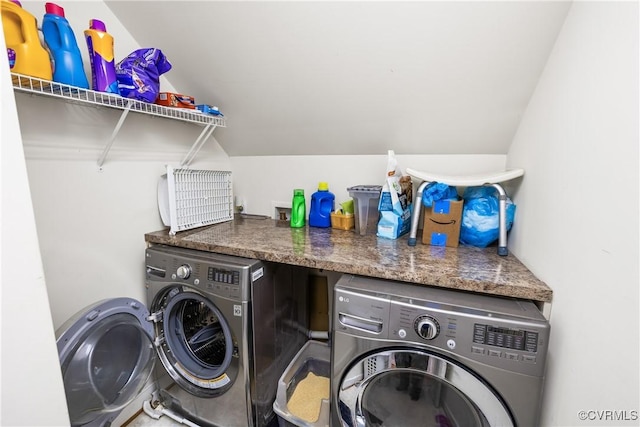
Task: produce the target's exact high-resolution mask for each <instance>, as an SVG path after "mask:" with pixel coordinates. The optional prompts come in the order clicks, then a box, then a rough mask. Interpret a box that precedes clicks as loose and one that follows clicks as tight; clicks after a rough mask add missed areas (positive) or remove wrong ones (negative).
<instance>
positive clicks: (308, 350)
mask: <svg viewBox="0 0 640 427" xmlns="http://www.w3.org/2000/svg"><path fill="white" fill-rule="evenodd" d="M330 360H331V349H330V347H329V345H328V344H326V343H323V342H320V341H314V340H309V341H307V342H306V344H305V345H304V346H303V347H302V348H301V349H300V351H299V352H298V354H297V355H296V357H294V359H293V360H292V361H291V363H290V364H289V366H287V369H285V371H284V373H283V374H282V376H281V377H280V381H278V391H277V394H276V400H275V402H273V410H274V412H275V413H276V414H277V415H278V423H279V425H280V427H290V426H298V427H328V426H329V417H330V415H329V406H330V400H331V398H330V397H329V399H322V402H321V403H320V416H319V417H318V420H317V421H316V422H313V423H310V422H308V421H305V420H303V419H301V418H298V417H296V416H295V415H293V414H292V413H291V412H289V410H288V408H287V402H288V401H289V399H290V398H291V396H292V395H293V393H294V391H295V389H296V386H297V385H298V383H299V382H300V381H302V380H303V379H305V377H306V376H307V374H308V373H309V372H312V373H313V374H314V375H317V376H323V377H326V378H330V375H331V364H330Z"/></svg>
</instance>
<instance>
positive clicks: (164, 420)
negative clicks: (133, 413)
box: [123, 412, 184, 427]
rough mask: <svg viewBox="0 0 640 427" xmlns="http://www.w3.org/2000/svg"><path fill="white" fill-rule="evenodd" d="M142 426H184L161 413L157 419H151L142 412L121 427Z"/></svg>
mask: <svg viewBox="0 0 640 427" xmlns="http://www.w3.org/2000/svg"><path fill="white" fill-rule="evenodd" d="M143 426H152V427H167V426H184V424H181V423H179V422H177V421H175V420H173V419H171V418H170V417H168V416H166V415H163V416H161V417H160V418H159V419H157V420H156V419H153V418H151V417H150V416H149V415H147V414H146V413H144V412H142V413H141V414H140V415H138V416H137V417H135V418H134V419H133V420H131V421H129V422H128V423H127V424H125V425H124V426H123V427H143Z"/></svg>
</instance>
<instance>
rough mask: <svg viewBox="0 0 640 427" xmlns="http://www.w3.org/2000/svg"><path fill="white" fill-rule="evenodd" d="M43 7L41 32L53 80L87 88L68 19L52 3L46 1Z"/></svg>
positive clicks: (80, 57) (78, 52)
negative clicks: (51, 64)
mask: <svg viewBox="0 0 640 427" xmlns="http://www.w3.org/2000/svg"><path fill="white" fill-rule="evenodd" d="M44 7H45V11H46V13H45V14H44V18H42V33H43V34H44V41H45V43H46V45H47V48H48V49H49V53H50V54H51V59H52V60H53V80H54V81H56V82H58V83H63V84H66V85H70V86H77V87H81V88H84V89H89V81H88V80H87V75H86V74H85V73H84V66H83V64H82V55H81V54H80V49H79V48H78V42H77V41H76V36H75V34H74V33H73V30H72V29H71V25H70V24H69V21H67V19H66V18H65V17H64V9H63V8H62V7H60V6H58V5H57V4H54V3H46V4H45V5H44Z"/></svg>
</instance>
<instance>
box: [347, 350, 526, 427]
mask: <svg viewBox="0 0 640 427" xmlns="http://www.w3.org/2000/svg"><path fill="white" fill-rule="evenodd" d="M338 410H339V414H340V419H341V422H342V425H343V426H350V427H355V426H367V427H370V426H371V427H375V426H402V427H412V426H416V427H417V426H425V425H429V426H430V425H434V426H443V427H455V426H464V427H472V426H479V427H485V426H492V427H493V426H501V427H509V426H513V425H514V422H513V419H512V417H511V414H510V412H509V410H508V409H507V407H506V406H505V404H504V403H503V401H502V400H501V399H500V398H499V396H498V395H497V394H496V393H495V391H493V389H491V387H490V386H488V385H487V384H486V383H484V382H483V381H482V380H480V379H479V378H478V377H476V376H475V375H473V374H472V373H470V372H469V371H468V370H467V369H465V368H463V367H462V366H460V365H458V364H456V363H455V362H452V361H450V360H448V359H444V358H442V357H440V356H438V355H437V354H432V353H430V352H427V351H421V350H413V349H411V350H408V349H399V350H387V351H380V352H377V353H374V354H370V355H367V356H366V357H363V358H361V359H359V360H358V361H356V363H354V364H353V365H351V367H350V369H349V370H348V371H347V372H346V374H345V375H344V376H343V378H342V380H341V383H340V387H339V389H338Z"/></svg>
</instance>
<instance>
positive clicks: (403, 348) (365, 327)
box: [331, 275, 549, 427]
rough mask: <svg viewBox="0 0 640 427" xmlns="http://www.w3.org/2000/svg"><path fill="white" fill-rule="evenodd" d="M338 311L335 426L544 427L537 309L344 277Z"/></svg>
mask: <svg viewBox="0 0 640 427" xmlns="http://www.w3.org/2000/svg"><path fill="white" fill-rule="evenodd" d="M333 307H334V308H333V310H334V319H333V321H334V323H333V325H334V331H333V347H332V354H331V363H332V368H331V369H332V374H331V375H332V376H331V388H332V426H333V427H338V426H349V427H356V426H358V427H364V426H366V427H377V426H390V427H394V426H395V427H412V426H438V427H454V426H464V427H472V426H483V427H484V426H501V427H504V426H520V427H534V426H537V425H538V420H539V411H540V404H541V398H542V389H543V382H544V375H545V359H546V354H547V343H548V338H549V323H548V322H547V321H546V319H545V318H544V317H543V316H542V314H541V313H540V311H539V310H538V308H537V307H536V306H535V304H533V303H532V302H530V301H522V300H515V299H509V298H499V297H490V296H485V295H477V294H471V293H467V292H456V291H450V290H445V289H438V288H431V287H424V286H418V285H411V284H408V283H400V282H391V281H384V280H375V279H369V278H363V277H358V276H350V275H345V276H343V277H342V278H341V279H340V280H339V281H338V283H337V284H336V286H335V291H334V306H333Z"/></svg>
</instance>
